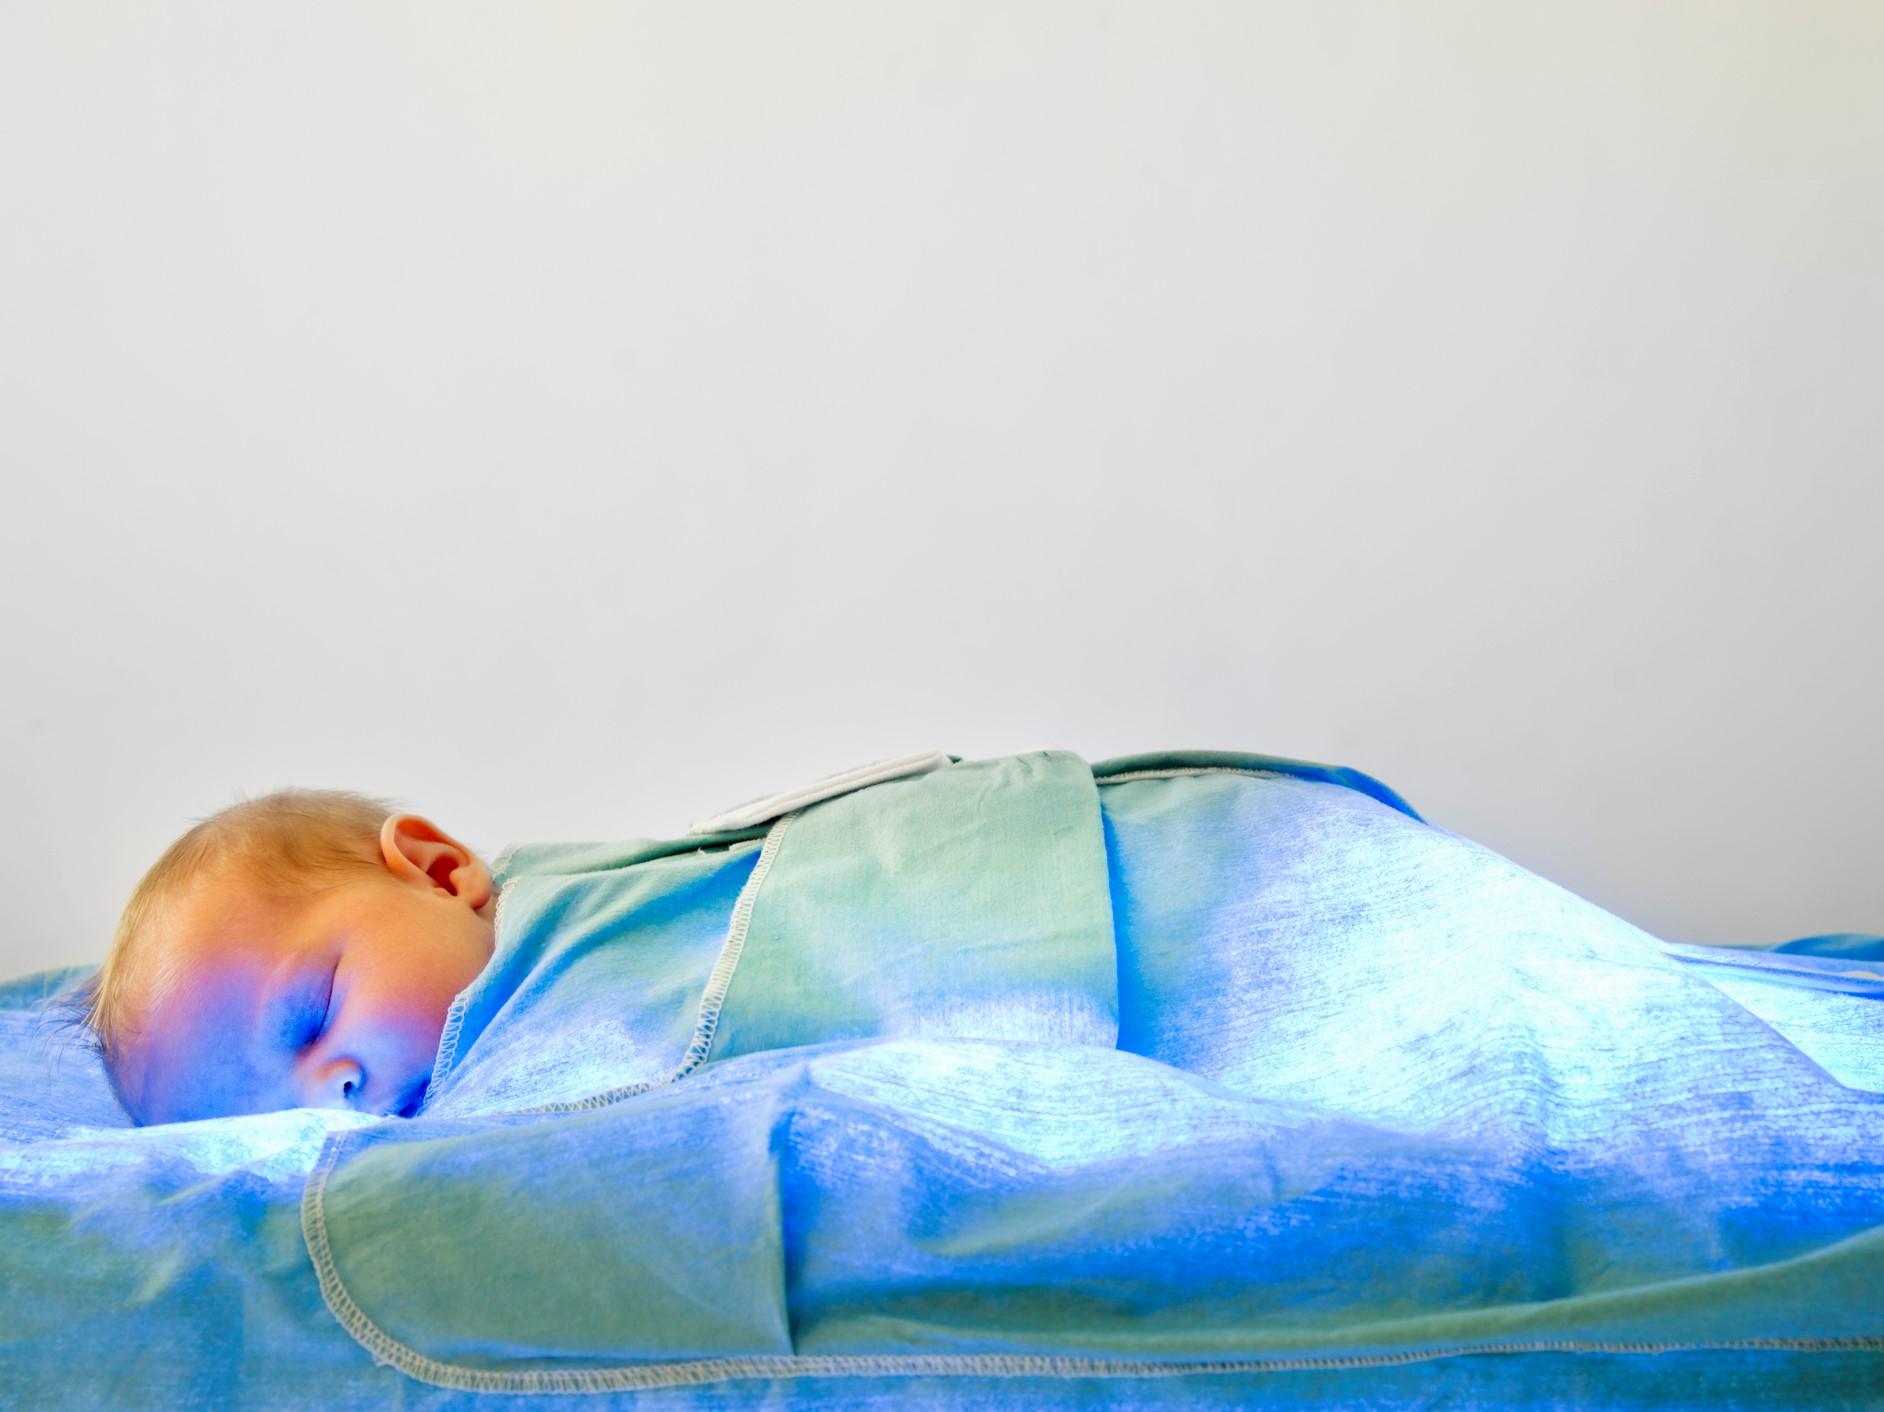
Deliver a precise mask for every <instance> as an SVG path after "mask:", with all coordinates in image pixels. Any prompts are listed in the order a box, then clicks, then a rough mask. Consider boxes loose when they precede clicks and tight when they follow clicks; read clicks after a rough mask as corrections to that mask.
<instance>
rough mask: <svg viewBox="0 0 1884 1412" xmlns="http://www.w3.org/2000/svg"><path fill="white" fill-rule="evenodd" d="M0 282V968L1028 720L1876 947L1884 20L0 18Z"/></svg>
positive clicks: (641, 13) (999, 748)
mask: <svg viewBox="0 0 1884 1412" xmlns="http://www.w3.org/2000/svg"><path fill="white" fill-rule="evenodd" d="M0 269H4V283H3V284H0V291H3V292H0V399H3V400H0V468H3V473H4V488H5V495H4V504H3V505H0V590H3V591H4V596H5V597H4V604H5V612H4V615H0V616H3V621H0V671H4V673H5V679H6V690H5V692H4V696H3V697H0V712H3V714H0V789H3V790H4V809H0V830H3V831H4V839H3V840H0V842H3V843H4V853H3V854H0V857H3V858H4V863H3V864H0V867H3V868H4V873H3V876H0V882H3V884H4V886H5V889H6V895H7V903H8V918H7V926H6V927H5V929H4V932H3V933H0V973H4V974H6V975H13V974H18V973H23V972H25V971H28V970H34V969H39V968H42V967H50V966H54V965H61V964H68V963H72V962H77V961H88V960H96V959H98V958H100V957H102V955H103V953H104V949H105V946H106V944H107V943H108V941H109V936H110V930H111V926H112V924H113V922H114V920H115V918H116V916H117V912H118V910H119V908H120V907H121V905H122V903H123V901H124V898H125V896H126V895H127V894H128V893H129V891H130V889H131V887H132V886H133V885H134V884H135V882H136V881H137V879H138V877H139V876H140V875H141V874H142V872H143V870H144V869H145V867H147V866H148V865H149V863H150V862H151V861H152V860H154V859H155V857H156V855H157V854H158V853H159V852H160V851H161V850H162V848H163V847H164V846H165V845H166V844H167V843H168V842H169V841H170V840H171V839H172V838H173V837H175V835H176V834H178V833H180V832H181V831H182V830H183V829H184V828H186V827H188V825H189V824H190V823H191V822H192V821H193V820H194V819H196V818H200V817H202V816H204V815H207V814H209V813H212V812H214V811H215V810H217V809H219V808H222V807H223V806H225V805H227V804H229V803H232V802H234V801H235V800H236V799H237V798H238V797H240V796H241V795H243V794H247V795H254V794H259V793H262V792H264V791H266V790H269V789H272V788H275V787H278V786H281V785H286V784H302V785H312V786H339V787H347V788H355V789H362V790H366V791H368V792H372V793H378V794H383V795H391V796H393V797H394V798H396V799H398V800H400V801H402V802H403V803H405V804H407V805H410V806H412V807H415V808H417V809H419V810H420V812H423V813H426V814H428V815H429V816H430V817H432V818H433V819H435V820H436V821H437V822H439V823H440V824H442V825H443V826H444V827H446V828H447V829H449V830H453V831H455V832H456V833H457V834H458V835H459V836H460V837H461V838H463V839H464V840H465V841H466V842H468V843H470V844H471V845H472V846H474V847H475V848H477V849H478V850H479V851H481V852H482V853H483V854H484V856H485V857H487V858H489V857H491V856H493V855H494V854H495V853H496V852H497V850H498V849H499V848H501V847H502V846H503V845H505V844H507V843H510V842H513V841H518V840H522V839H585V838H623V837H629V836H648V835H666V834H671V833H675V832H679V831H680V830H682V829H684V827H685V826H686V824H687V823H688V822H690V821H691V820H693V819H695V818H698V817H701V816H702V815H705V814H709V813H712V812H714V811H716V810H719V809H723V808H725V807H727V806H729V805H732V804H735V803H738V802H740V801H742V800H745V799H747V798H750V797H752V796H754V795H759V794H764V793H768V792H771V791H773V790H777V789H783V788H787V787H789V786H792V785H795V784H798V783H801V782H803V781H805V780H808V779H811V778H813V777H816V776H819V775H824V774H828V773H831V772H834V771H837V770H841V769H843V768H845V767H848V766H852V765H856V764H859V763H862V762H865V761H869V760H874V759H879V758H882V757H884V756H888V755H895V754H902V753H905V752H908V751H912V750H919V749H941V750H947V751H950V752H952V753H955V754H958V755H964V756H967V757H970V758H975V757H985V756H990V755H999V754H1007V753H1010V752H1013V751H1017V750H1025V749H1030V748H1036V747H1040V746H1057V747H1063V748H1067V749H1071V750H1075V751H1077V752H1079V753H1080V754H1082V755H1084V756H1085V757H1086V758H1088V759H1091V760H1099V759H1103V758H1106V757H1108V756H1112V755H1120V754H1128V753H1136V752H1140V751H1150V750H1157V749H1163V748H1168V747H1180V746H1187V747H1203V748H1217V749H1231V750H1247V751H1254V752H1260V753H1267V754H1274V755H1286V756H1292V757H1296V758H1300V759H1308V760H1316V761H1322V762H1326V763H1333V764H1343V765H1349V766H1352V767H1354V768H1357V769H1361V770H1364V771H1367V772H1369V773H1371V774H1374V775H1376V776H1377V777H1378V778H1380V779H1382V780H1384V781H1385V782H1386V783H1387V784H1389V785H1391V786H1392V787H1393V788H1395V789H1396V790H1398V791H1400V793H1402V794H1403V795H1404V796H1405V797H1406V798H1407V799H1408V800H1409V801H1410V802H1411V803H1412V804H1413V805H1414V807H1415V808H1417V809H1419V810H1420V811H1421V812H1422V813H1424V814H1425V815H1426V816H1427V817H1429V818H1431V819H1433V820H1434V821H1435V822H1437V823H1441V824H1443V825H1445V826H1446V827H1448V828H1451V829H1453V830H1455V831H1456V832H1459V833H1462V834H1465V835H1466V836H1468V837H1471V838H1475V839H1478V840H1479V841H1481V842H1483V843H1485V844H1487V845H1488V846H1490V847H1493V848H1496V849H1497V850H1498V851H1500V852H1502V853H1504V854H1506V855H1507V856H1509V857H1511V858H1513V859H1515V860H1516V861H1518V862H1519V863H1521V864H1523V865H1524V866H1526V867H1528V868H1530V869H1531V870H1533V871H1535V872H1538V873H1541V874H1543V875H1544V876H1546V877H1549V878H1551V879H1553V880H1555V881H1557V882H1560V883H1562V884H1563V885H1564V886H1566V887H1568V888H1570V889H1571V890H1572V891H1575V892H1577V893H1580V894H1581V895H1583V896H1585V897H1588V898H1590V899H1591V900H1593V901H1595V902H1597V903H1599V904H1601V905H1602V906H1605V907H1607V908H1609V909H1610V910H1612V911H1615V912H1617V913H1619V914H1621V915H1622V916H1624V917H1626V918H1628V919H1629V920H1631V921H1633V922H1635V923H1636V924H1637V925H1639V926H1642V927H1645V928H1646V929H1648V930H1650V931H1652V932H1654V933H1655V934H1657V935H1659V936H1662V937H1664V938H1667V939H1670V940H1685V941H1701V942H1758V941H1766V942H1776V941H1780V940H1783V939H1786V938H1788V937H1794V936H1801V935H1805V934H1808V933H1813V932H1822V931H1838V930H1884V848H1881V847H1880V843H1881V842H1884V813H1881V812H1880V804H1879V795H1880V785H1881V784H1884V730H1881V729H1880V727H1881V726H1884V692H1881V690H1880V688H1884V669H1881V668H1880V647H1879V636H1880V635H1879V626H1880V617H1881V616H1884V614H1881V612H1880V610H1881V609H1884V564H1881V563H1880V559H1879V552H1878V549H1879V537H1878V532H1879V527H1880V523H1881V522H1884V435H1881V433H1884V6H1878V5H1876V4H1871V3H1865V2H1864V0H1854V3H1849V4H1814V3H1796V0H1787V3H1778V0H1775V3H1766V4H1754V5H1749V4H1731V3H1720V0H1707V3H1689V4H1668V3H1656V4H1644V3H1640V0H1612V2H1611V3H1591V0H1576V3H1562V4H1551V5H1537V4H1517V5H1513V4H1509V3H1502V0H1500V2H1499V3H1490V2H1489V0H1488V3H1470V4H1466V3H1421V4H1414V5H1407V4H1400V3H1366V4H1359V3H1343V4H1289V5H1282V4H1262V3H1236V4H1229V3H1214V4H1205V3H1176V2H1175V0H1155V3H1153V2H1152V0H1146V3H1134V4H1105V3H1097V2H1096V0H1095V2H1094V3H1077V4H1074V3H1043V2H1042V0H1023V3H1019V4H1014V3H1006V2H1005V0H1003V3H967V4H964V3H954V2H953V0H952V2H951V3H948V4H932V5H918V4H878V3H841V4H840V3H825V4H814V5H803V4H788V3H776V2H775V0H767V3H738V4H729V3H697V2H690V3H687V4H678V5H676V4H658V5H656V4H613V3H611V4H595V5H571V4H548V3H535V4H530V5H514V4H503V5H498V4H470V3H463V0H456V2H455V3H450V4H436V5H433V4H426V5H418V4H385V3H374V4H341V3H323V4H300V5H284V4H250V3H235V0H230V3H224V4H215V5H203V4H177V3H168V4H165V5H162V6H155V5H148V4H143V3H138V4H124V5H118V4H102V3H95V0H62V3H47V4H22V3H17V2H16V0H14V2H10V3H6V4H5V6H4V8H0Z"/></svg>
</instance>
